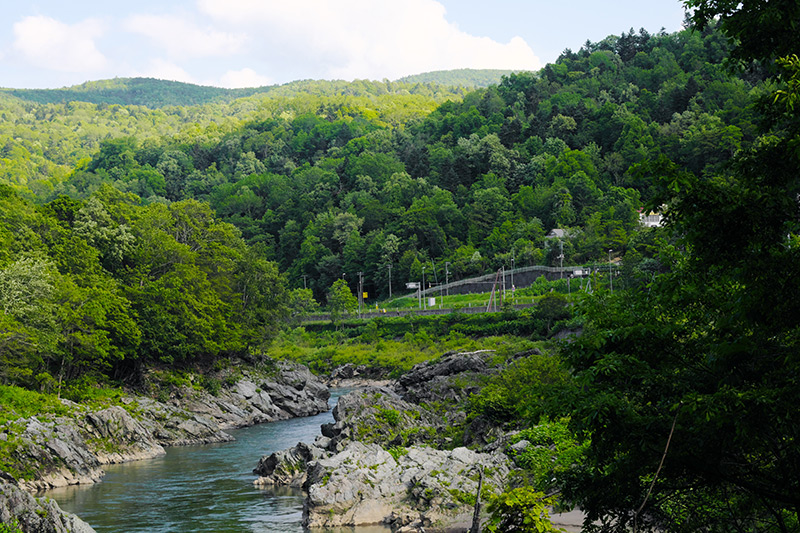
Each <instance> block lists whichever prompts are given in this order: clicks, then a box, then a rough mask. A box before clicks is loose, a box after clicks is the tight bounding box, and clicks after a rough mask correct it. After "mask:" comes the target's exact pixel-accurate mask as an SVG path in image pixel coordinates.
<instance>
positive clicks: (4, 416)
mask: <svg viewBox="0 0 800 533" xmlns="http://www.w3.org/2000/svg"><path fill="white" fill-rule="evenodd" d="M70 412H71V409H70V408H69V407H67V406H66V405H64V404H62V403H61V401H60V400H59V399H58V397H57V396H56V395H55V394H42V393H40V392H35V391H30V390H27V389H23V388H21V387H17V386H15V385H0V424H4V423H5V422H8V421H11V420H17V419H20V418H28V417H31V416H35V415H43V414H50V415H55V416H61V415H67V414H69V413H70Z"/></svg>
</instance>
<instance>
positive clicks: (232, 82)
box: [220, 68, 273, 89]
mask: <svg viewBox="0 0 800 533" xmlns="http://www.w3.org/2000/svg"><path fill="white" fill-rule="evenodd" d="M272 83H273V81H272V80H271V79H269V78H268V77H266V76H262V75H260V74H258V73H257V72H256V71H255V70H253V69H251V68H243V69H242V70H229V71H228V72H226V73H225V74H223V75H222V78H220V84H221V85H222V87H227V88H229V89H240V88H243V87H264V86H265V85H271V84H272Z"/></svg>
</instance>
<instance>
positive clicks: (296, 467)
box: [253, 442, 330, 488]
mask: <svg viewBox="0 0 800 533" xmlns="http://www.w3.org/2000/svg"><path fill="white" fill-rule="evenodd" d="M329 455H330V454H329V453H328V452H326V451H325V450H324V449H322V448H320V447H318V446H315V445H313V444H310V445H309V444H305V443H303V442H300V443H298V444H297V446H293V447H291V448H289V449H287V450H281V451H279V452H275V453H273V454H270V455H268V456H264V457H262V458H261V460H260V461H259V462H258V466H256V467H255V468H254V469H253V473H254V474H256V475H258V479H256V480H255V481H254V482H253V484H254V485H256V486H262V487H263V486H270V485H276V486H285V487H297V488H300V487H302V486H303V485H304V484H305V482H306V479H307V477H308V476H307V474H308V465H309V463H311V462H313V461H318V460H320V459H322V458H324V457H327V456H329Z"/></svg>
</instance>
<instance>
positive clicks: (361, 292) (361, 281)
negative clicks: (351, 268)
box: [358, 272, 364, 318]
mask: <svg viewBox="0 0 800 533" xmlns="http://www.w3.org/2000/svg"><path fill="white" fill-rule="evenodd" d="M363 274H364V273H363V272H359V273H358V318H361V306H362V304H363V303H364V278H363V277H362V276H363Z"/></svg>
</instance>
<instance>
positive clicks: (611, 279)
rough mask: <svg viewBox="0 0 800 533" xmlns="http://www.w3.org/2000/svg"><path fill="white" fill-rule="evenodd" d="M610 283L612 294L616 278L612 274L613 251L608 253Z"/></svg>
mask: <svg viewBox="0 0 800 533" xmlns="http://www.w3.org/2000/svg"><path fill="white" fill-rule="evenodd" d="M608 283H609V284H610V286H611V292H614V276H613V275H612V274H611V250H609V251H608Z"/></svg>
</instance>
